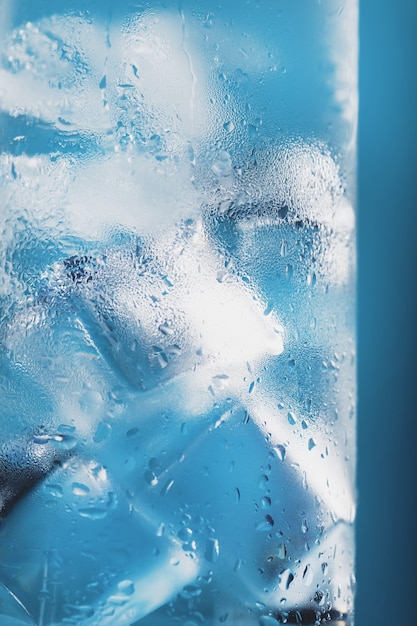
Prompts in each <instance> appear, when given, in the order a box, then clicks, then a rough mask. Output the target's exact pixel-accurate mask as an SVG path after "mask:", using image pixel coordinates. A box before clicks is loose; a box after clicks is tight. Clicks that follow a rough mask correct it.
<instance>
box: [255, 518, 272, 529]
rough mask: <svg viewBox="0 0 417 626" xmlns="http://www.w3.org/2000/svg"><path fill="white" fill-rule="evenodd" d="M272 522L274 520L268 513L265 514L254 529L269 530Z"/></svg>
mask: <svg viewBox="0 0 417 626" xmlns="http://www.w3.org/2000/svg"><path fill="white" fill-rule="evenodd" d="M274 524H275V522H274V520H273V518H272V517H271V516H270V515H265V517H264V519H263V520H262V521H261V522H259V524H257V526H256V530H260V531H262V532H267V531H268V530H271V528H272V527H273V525H274Z"/></svg>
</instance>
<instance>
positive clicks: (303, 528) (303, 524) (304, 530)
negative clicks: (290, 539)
mask: <svg viewBox="0 0 417 626" xmlns="http://www.w3.org/2000/svg"><path fill="white" fill-rule="evenodd" d="M301 532H302V533H303V535H306V534H307V533H308V524H307V520H306V519H304V520H303V521H302V522H301Z"/></svg>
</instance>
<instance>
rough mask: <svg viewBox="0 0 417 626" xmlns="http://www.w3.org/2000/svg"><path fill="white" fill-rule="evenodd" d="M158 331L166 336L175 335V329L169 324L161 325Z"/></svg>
mask: <svg viewBox="0 0 417 626" xmlns="http://www.w3.org/2000/svg"><path fill="white" fill-rule="evenodd" d="M158 330H159V331H160V332H161V333H162V334H163V335H165V336H167V335H172V334H173V333H174V329H173V328H172V327H171V326H168V324H160V325H159V326H158Z"/></svg>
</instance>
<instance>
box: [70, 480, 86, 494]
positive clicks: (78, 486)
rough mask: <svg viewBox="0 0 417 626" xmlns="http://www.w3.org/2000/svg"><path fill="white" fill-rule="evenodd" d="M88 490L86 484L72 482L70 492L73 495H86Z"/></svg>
mask: <svg viewBox="0 0 417 626" xmlns="http://www.w3.org/2000/svg"><path fill="white" fill-rule="evenodd" d="M89 492H90V489H89V487H87V485H83V484H82V483H72V493H73V494H74V496H86V495H87V494H88V493H89Z"/></svg>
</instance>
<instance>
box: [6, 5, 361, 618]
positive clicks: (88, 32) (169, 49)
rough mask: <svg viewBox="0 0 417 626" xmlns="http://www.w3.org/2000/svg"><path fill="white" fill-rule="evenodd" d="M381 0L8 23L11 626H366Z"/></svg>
mask: <svg viewBox="0 0 417 626" xmlns="http://www.w3.org/2000/svg"><path fill="white" fill-rule="evenodd" d="M356 62H357V4H356V2H355V0H347V1H339V0H338V1H336V0H321V1H320V0H309V1H308V2H306V1H305V0H275V1H272V0H271V1H268V0H258V1H252V0H246V1H243V2H242V1H238V0H230V1H228V2H223V3H220V2H214V1H212V0H205V1H204V0H183V1H182V2H176V1H174V0H172V1H171V0H166V1H165V2H160V1H157V0H155V1H149V2H134V1H132V2H130V1H127V0H117V1H116V0H101V1H100V2H94V1H92V0H91V1H88V0H87V1H86V0H83V1H81V0H79V1H78V0H62V1H60V2H54V1H53V0H49V1H41V0H39V2H32V1H29V0H13V1H8V0H2V1H1V2H0V181H1V182H0V236H1V246H0V255H1V263H0V322H1V327H0V328H1V330H0V361H1V367H0V389H1V398H2V399H1V403H0V426H1V436H0V622H1V623H6V622H7V624H14V625H16V626H35V625H36V626H64V625H68V624H74V625H75V624H76V625H80V626H130V625H132V624H137V625H139V624H140V625H143V626H171V625H172V626H174V625H176V624H181V625H183V626H200V625H206V626H214V625H217V624H222V623H224V624H226V626H228V625H230V626H274V625H276V624H281V623H286V624H311V625H313V624H315V625H318V624H322V623H323V624H324V623H325V624H329V623H332V624H338V625H339V626H341V625H342V624H350V625H352V624H353V597H354V547H353V546H354V544H353V524H354V517H355V485H354V471H355V469H354V468H355V329H354V318H355V310H354V290H355V237H354V229H355V215H354V205H355V142H356V115H357V93H356V87H357V85H356V81H357V76H356Z"/></svg>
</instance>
